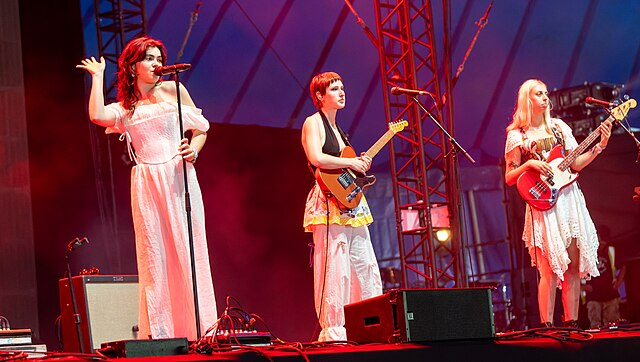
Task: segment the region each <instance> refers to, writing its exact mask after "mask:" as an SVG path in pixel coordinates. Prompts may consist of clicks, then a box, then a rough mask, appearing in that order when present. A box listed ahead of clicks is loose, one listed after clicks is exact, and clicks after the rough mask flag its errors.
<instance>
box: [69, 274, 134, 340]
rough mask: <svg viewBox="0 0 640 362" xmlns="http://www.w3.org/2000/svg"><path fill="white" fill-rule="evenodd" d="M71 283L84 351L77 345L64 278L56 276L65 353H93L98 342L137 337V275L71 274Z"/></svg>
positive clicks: (74, 325)
mask: <svg viewBox="0 0 640 362" xmlns="http://www.w3.org/2000/svg"><path fill="white" fill-rule="evenodd" d="M72 282H73V290H74V292H75V300H76V305H77V309H78V315H79V318H80V331H81V332H80V333H81V335H82V341H83V342H82V343H83V345H84V349H85V350H84V351H81V349H80V346H79V345H78V336H77V333H76V324H75V321H74V317H73V315H74V311H73V304H72V301H71V292H70V288H69V282H68V279H60V280H59V281H58V286H59V290H60V311H61V313H62V337H63V349H64V351H65V352H93V351H95V350H96V349H100V345H101V344H102V343H106V342H111V341H116V340H129V339H136V338H137V328H138V327H137V326H138V276H136V275H82V276H75V277H73V278H72ZM89 347H90V348H91V350H89Z"/></svg>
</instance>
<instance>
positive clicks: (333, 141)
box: [307, 110, 351, 174]
mask: <svg viewBox="0 0 640 362" xmlns="http://www.w3.org/2000/svg"><path fill="white" fill-rule="evenodd" d="M318 113H319V114H320V117H321V118H322V124H323V125H324V131H325V132H324V133H325V139H324V144H323V145H322V152H324V153H326V154H329V155H332V156H340V144H339V143H338V139H337V138H336V135H335V134H334V133H333V130H332V129H331V126H330V125H329V120H328V119H327V116H325V114H324V113H323V112H322V111H320V110H319V111H318ZM336 127H338V133H340V137H342V141H343V142H344V144H345V145H347V146H349V147H351V143H349V138H348V137H347V135H346V134H345V133H344V132H343V131H342V128H340V125H338V124H336ZM307 165H308V167H309V170H310V171H311V173H312V174H315V171H316V167H315V166H313V165H312V164H311V163H310V162H307Z"/></svg>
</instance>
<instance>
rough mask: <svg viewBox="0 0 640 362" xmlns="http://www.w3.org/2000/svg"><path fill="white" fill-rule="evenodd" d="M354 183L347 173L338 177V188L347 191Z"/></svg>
mask: <svg viewBox="0 0 640 362" xmlns="http://www.w3.org/2000/svg"><path fill="white" fill-rule="evenodd" d="M353 181H354V178H353V176H351V174H350V173H349V172H343V173H342V174H341V175H340V176H338V183H339V184H340V186H342V187H344V188H345V189H347V187H349V186H350V185H351V184H352V183H353Z"/></svg>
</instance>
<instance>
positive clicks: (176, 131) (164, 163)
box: [106, 102, 217, 340]
mask: <svg viewBox="0 0 640 362" xmlns="http://www.w3.org/2000/svg"><path fill="white" fill-rule="evenodd" d="M107 109H108V110H110V111H112V112H114V113H115V115H116V124H115V125H114V126H113V127H110V128H107V130H106V132H107V133H120V134H122V136H121V139H126V140H127V141H128V144H129V145H130V147H133V150H135V154H134V152H131V151H132V150H131V148H130V154H131V156H132V159H133V160H134V161H135V163H136V165H135V166H134V167H133V169H132V170H131V208H132V212H133V224H134V229H135V237H136V254H137V264H138V277H139V282H138V288H139V305H138V306H139V328H140V331H139V335H138V336H139V337H138V338H140V339H147V338H149V337H151V338H153V339H158V338H174V337H187V338H188V339H189V340H195V339H196V324H195V308H194V303H193V287H192V285H193V283H192V279H191V262H190V260H191V257H190V249H189V236H188V229H187V216H186V211H185V192H184V175H183V166H182V158H181V157H180V156H179V155H178V146H179V145H180V126H179V122H178V113H177V104H176V103H169V102H163V103H158V104H149V105H142V106H138V107H137V108H136V110H135V112H134V114H133V117H131V118H129V114H128V112H126V111H125V110H124V108H123V107H122V106H121V105H120V104H119V103H113V104H110V105H108V106H107ZM182 118H183V122H184V129H185V130H193V129H197V130H200V131H203V132H204V131H207V130H208V129H209V122H208V121H207V120H206V119H205V118H204V117H203V116H202V112H201V110H200V109H197V108H193V107H189V106H184V105H183V106H182ZM187 175H188V180H189V193H190V199H191V217H192V221H193V241H194V250H195V259H196V263H195V264H196V276H197V279H198V282H197V286H198V300H199V306H200V322H201V323H200V326H201V327H200V328H201V332H202V334H204V332H205V331H206V330H207V328H209V327H210V326H211V325H213V324H214V323H215V321H216V320H217V312H216V302H215V296H214V291H213V283H212V279H211V269H210V266H209V253H208V250H207V238H206V233H205V220H204V206H203V202H202V194H201V192H200V186H199V184H198V180H197V177H196V170H195V168H194V166H193V164H191V163H187Z"/></svg>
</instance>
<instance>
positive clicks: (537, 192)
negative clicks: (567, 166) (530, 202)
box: [529, 181, 549, 200]
mask: <svg viewBox="0 0 640 362" xmlns="http://www.w3.org/2000/svg"><path fill="white" fill-rule="evenodd" d="M547 191H549V189H548V188H547V186H546V185H545V184H543V183H542V182H540V181H537V182H536V185H535V186H533V187H532V188H530V189H529V193H530V194H531V196H533V198H534V199H536V200H537V199H539V198H540V197H541V196H542V194H543V193H545V192H547Z"/></svg>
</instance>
